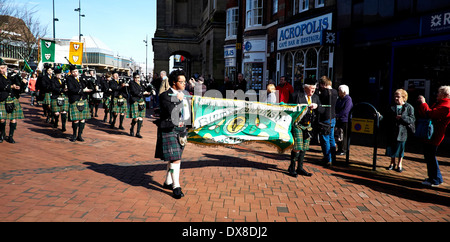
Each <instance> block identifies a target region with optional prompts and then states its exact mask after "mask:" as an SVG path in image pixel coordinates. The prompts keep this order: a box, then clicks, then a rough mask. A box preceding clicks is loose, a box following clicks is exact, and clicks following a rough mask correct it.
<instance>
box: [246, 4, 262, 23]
mask: <svg viewBox="0 0 450 242" xmlns="http://www.w3.org/2000/svg"><path fill="white" fill-rule="evenodd" d="M246 16H247V21H246V27H253V26H261V25H262V17H263V0H248V1H247V8H246Z"/></svg>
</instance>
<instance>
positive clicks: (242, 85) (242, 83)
mask: <svg viewBox="0 0 450 242" xmlns="http://www.w3.org/2000/svg"><path fill="white" fill-rule="evenodd" d="M234 90H235V91H237V90H242V91H243V92H244V93H245V92H246V91H247V81H246V80H245V79H244V75H243V74H242V73H239V74H238V79H237V82H236V83H235V85H234Z"/></svg>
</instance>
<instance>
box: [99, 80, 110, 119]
mask: <svg viewBox="0 0 450 242" xmlns="http://www.w3.org/2000/svg"><path fill="white" fill-rule="evenodd" d="M111 81H112V75H111V73H109V72H108V73H106V75H105V77H104V79H103V80H102V82H101V88H102V91H103V108H104V109H105V116H104V117H103V122H106V120H107V119H108V114H110V115H109V124H112V114H111V110H112V109H111V105H112V102H111V100H112V99H111V96H112V89H111V88H109V85H110V83H111Z"/></svg>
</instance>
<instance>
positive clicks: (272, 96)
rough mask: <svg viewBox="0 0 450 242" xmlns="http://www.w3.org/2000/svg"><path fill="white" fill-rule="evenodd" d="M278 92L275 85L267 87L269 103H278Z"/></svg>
mask: <svg viewBox="0 0 450 242" xmlns="http://www.w3.org/2000/svg"><path fill="white" fill-rule="evenodd" d="M276 92H277V89H276V88H275V85H273V84H269V85H267V103H272V104H274V103H277V95H276ZM288 101H289V100H288Z"/></svg>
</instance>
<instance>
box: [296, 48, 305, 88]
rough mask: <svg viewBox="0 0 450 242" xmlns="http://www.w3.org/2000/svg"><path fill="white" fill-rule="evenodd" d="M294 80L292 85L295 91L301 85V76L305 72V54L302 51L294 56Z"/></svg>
mask: <svg viewBox="0 0 450 242" xmlns="http://www.w3.org/2000/svg"><path fill="white" fill-rule="evenodd" d="M294 65H295V68H294V79H293V85H294V87H295V89H299V88H301V87H302V85H303V74H304V71H305V53H304V52H303V51H298V52H297V53H296V54H295V62H294Z"/></svg>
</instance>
